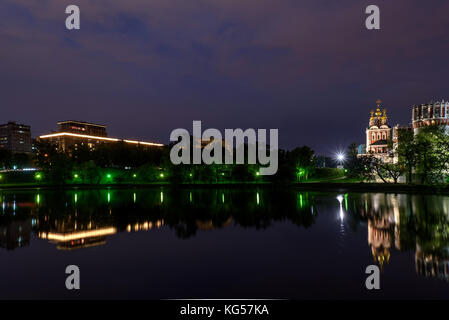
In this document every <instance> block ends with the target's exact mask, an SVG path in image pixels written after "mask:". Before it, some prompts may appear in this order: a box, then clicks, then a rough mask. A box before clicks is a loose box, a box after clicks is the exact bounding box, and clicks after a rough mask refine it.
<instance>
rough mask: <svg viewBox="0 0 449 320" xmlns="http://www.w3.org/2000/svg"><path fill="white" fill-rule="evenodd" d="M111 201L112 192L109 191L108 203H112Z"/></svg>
mask: <svg viewBox="0 0 449 320" xmlns="http://www.w3.org/2000/svg"><path fill="white" fill-rule="evenodd" d="M110 202H111V193H110V192H108V203H110Z"/></svg>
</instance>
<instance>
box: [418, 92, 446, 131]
mask: <svg viewBox="0 0 449 320" xmlns="http://www.w3.org/2000/svg"><path fill="white" fill-rule="evenodd" d="M412 124H413V131H414V133H415V134H417V133H418V132H419V130H420V129H421V128H423V127H427V126H434V125H437V126H442V127H444V128H445V130H446V132H448V133H449V101H444V100H442V101H438V102H431V103H428V104H421V105H414V106H413V107H412Z"/></svg>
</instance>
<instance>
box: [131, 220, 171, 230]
mask: <svg viewBox="0 0 449 320" xmlns="http://www.w3.org/2000/svg"><path fill="white" fill-rule="evenodd" d="M163 225H164V219H161V220H157V221H154V222H153V221H145V222H141V223H135V224H133V225H131V224H128V226H127V227H126V231H128V232H131V231H134V232H137V231H148V230H151V229H159V228H160V227H162V226H163Z"/></svg>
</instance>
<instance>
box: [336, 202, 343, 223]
mask: <svg viewBox="0 0 449 320" xmlns="http://www.w3.org/2000/svg"><path fill="white" fill-rule="evenodd" d="M337 200H338V202H339V203H340V220H341V221H342V222H343V218H344V212H343V196H341V195H339V196H338V197H337Z"/></svg>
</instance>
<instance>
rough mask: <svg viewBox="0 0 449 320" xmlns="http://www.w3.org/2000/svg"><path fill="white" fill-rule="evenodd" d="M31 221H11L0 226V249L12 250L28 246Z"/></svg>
mask: <svg viewBox="0 0 449 320" xmlns="http://www.w3.org/2000/svg"><path fill="white" fill-rule="evenodd" d="M30 235H31V220H25V221H13V222H11V223H10V224H8V225H6V226H0V247H2V248H6V249H7V250H14V249H16V248H21V247H25V246H29V245H30Z"/></svg>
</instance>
